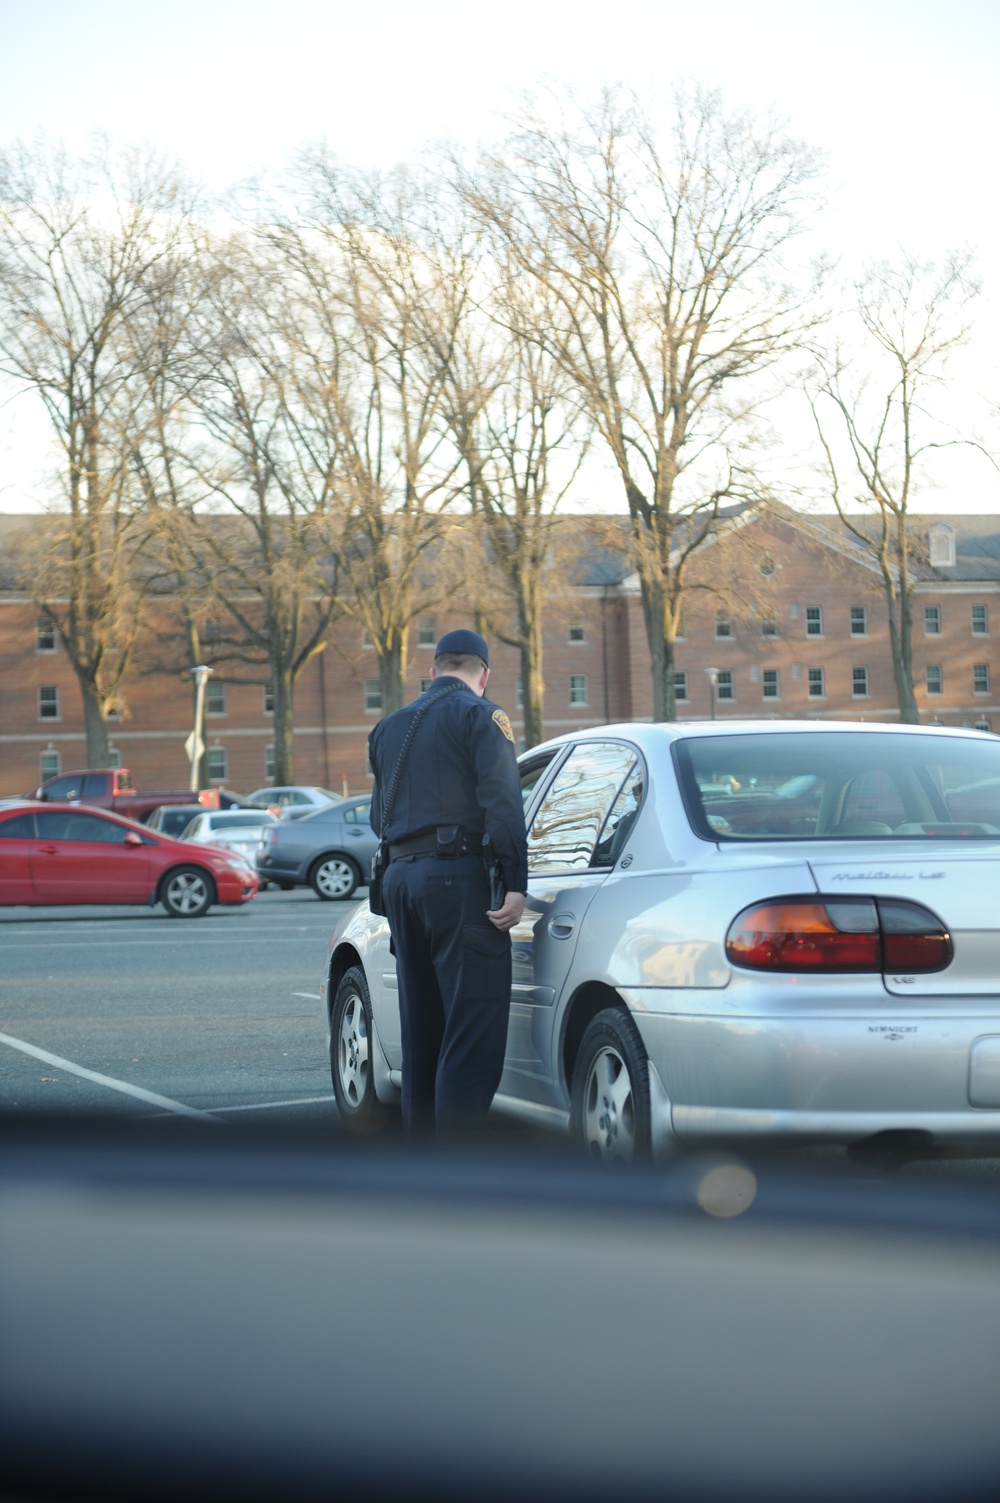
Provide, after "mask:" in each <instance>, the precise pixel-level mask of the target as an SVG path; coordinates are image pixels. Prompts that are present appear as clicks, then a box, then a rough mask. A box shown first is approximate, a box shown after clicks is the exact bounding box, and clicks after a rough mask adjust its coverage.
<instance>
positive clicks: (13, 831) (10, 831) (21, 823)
mask: <svg viewBox="0 0 1000 1503" xmlns="http://www.w3.org/2000/svg"><path fill="white" fill-rule="evenodd" d="M34 838H35V816H34V815H33V814H15V815H14V818H13V819H5V820H3V821H2V823H0V840H34Z"/></svg>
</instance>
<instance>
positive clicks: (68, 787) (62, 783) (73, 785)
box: [45, 776, 81, 838]
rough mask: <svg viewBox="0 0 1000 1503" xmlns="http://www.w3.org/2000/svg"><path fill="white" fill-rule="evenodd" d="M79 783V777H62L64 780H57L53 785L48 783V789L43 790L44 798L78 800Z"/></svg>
mask: <svg viewBox="0 0 1000 1503" xmlns="http://www.w3.org/2000/svg"><path fill="white" fill-rule="evenodd" d="M80 783H81V779H80V778H79V776H77V777H73V776H67V777H64V778H57V779H56V781H55V782H54V783H50V784H49V786H48V788H46V790H45V797H46V798H79V797H80ZM53 838H56V837H53Z"/></svg>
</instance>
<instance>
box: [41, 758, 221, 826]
mask: <svg viewBox="0 0 1000 1503" xmlns="http://www.w3.org/2000/svg"><path fill="white" fill-rule="evenodd" d="M34 796H35V798H37V799H41V800H43V801H44V802H46V803H58V804H94V805H95V806H96V807H97V808H98V809H113V810H114V812H115V813H116V814H127V815H128V817H129V819H139V820H145V819H148V818H149V816H150V815H151V814H152V812H153V810H154V809H158V808H159V807H160V805H161V804H204V805H205V806H206V808H209V809H217V808H218V807H219V791H218V789H217V788H202V789H201V790H200V791H198V792H192V790H191V789H190V788H183V789H179V790H178V789H176V788H173V789H169V790H167V791H163V790H161V791H160V792H159V793H139V792H137V791H136V789H135V788H133V787H132V776H131V774H130V772H129V770H128V768H127V767H103V768H99V769H93V768H90V769H87V770H85V771H83V772H64V773H61V774H60V775H59V777H57V778H49V779H48V781H47V782H45V783H43V784H42V786H41V787H40V788H36V789H35V795H34Z"/></svg>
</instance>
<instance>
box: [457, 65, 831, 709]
mask: <svg viewBox="0 0 1000 1503" xmlns="http://www.w3.org/2000/svg"><path fill="white" fill-rule="evenodd" d="M546 111H548V113H546ZM816 173H817V166H816V162H815V159H814V158H813V156H812V155H811V154H810V153H809V152H808V151H807V150H806V149H805V148H804V147H803V146H802V145H801V144H800V143H799V142H797V141H794V140H791V139H789V138H788V137H787V136H786V135H784V134H783V133H782V132H781V130H780V129H779V128H778V127H777V126H774V125H769V126H767V127H764V128H759V127H758V126H757V125H756V123H755V122H754V121H753V120H752V119H751V118H750V117H749V116H747V115H743V114H734V115H728V114H726V113H725V112H724V111H723V109H722V106H721V104H720V102H719V100H718V98H717V96H715V95H714V94H706V93H698V94H695V95H694V96H692V97H686V96H684V95H678V97H677V100H676V111H675V119H674V124H673V130H672V134H671V136H670V139H669V140H668V141H666V142H664V143H661V141H660V140H659V139H658V137H657V133H656V131H655V130H654V128H653V127H652V125H651V124H650V123H649V121H648V120H647V118H646V117H645V115H644V113H643V112H642V110H641V109H640V108H639V106H638V104H637V103H636V101H635V100H634V99H631V98H628V97H626V96H625V95H624V94H623V93H622V92H621V91H612V92H609V93H606V94H605V95H604V97H603V99H602V100H601V102H600V104H599V105H598V106H597V107H596V108H594V109H591V110H583V109H580V110H576V111H575V113H574V114H573V115H572V116H571V118H570V119H567V118H565V117H564V116H563V115H562V114H561V113H559V112H558V111H555V110H554V102H552V101H547V102H545V103H544V104H543V105H541V106H535V107H534V108H533V109H532V110H531V111H529V113H528V114H527V116H526V118H525V119H524V121H523V123H521V124H520V125H518V127H517V128H516V129H515V131H514V133H513V135H512V137H511V138H510V140H509V141H508V142H507V144H506V146H505V149H504V152H503V154H502V155H500V156H497V157H495V158H493V159H492V160H490V161H489V162H488V163H487V164H486V166H485V167H484V169H483V171H482V173H481V174H480V177H479V179H478V181H476V182H472V183H469V184H467V187H466V197H467V200H468V201H469V202H470V203H471V204H472V206H473V207H474V209H475V210H476V211H477V212H478V213H479V215H481V216H482V218H483V220H484V221H485V222H486V223H487V224H489V226H490V227H491V229H492V231H493V233H494V235H495V236H497V237H498V238H499V240H500V241H502V243H503V245H504V247H505V249H506V251H507V252H508V253H509V254H511V255H512V256H514V257H515V259H516V260H517V262H518V263H519V265H520V267H521V269H522V271H523V272H524V273H527V274H529V275H530V276H531V277H533V278H534V279H535V280H536V281H537V283H538V284H539V285H540V286H541V287H542V288H544V290H545V295H546V297H547V298H551V300H552V305H553V308H554V310H555V316H554V318H553V321H552V324H551V326H550V328H549V329H548V331H547V332H546V334H545V343H546V346H547V348H548V349H549V350H550V351H551V353H552V355H553V356H554V357H555V358H556V359H557V360H558V361H559V362H560V364H561V365H562V367H563V369H564V371H565V372H566V374H567V375H568V376H569V377H570V378H571V380H572V381H573V383H574V384H575V386H576V388H577V390H578V392H579V393H580V397H581V399H582V401H583V402H584V403H585V405H586V407H587V410H588V412H589V414H590V416H591V418H592V420H593V422H594V424H595V427H596V429H597V432H598V433H599V435H600V436H601V438H602V439H603V440H604V443H605V444H606V445H607V448H608V450H609V451H610V454H611V456H612V458H613V461H614V464H615V466H616V468H617V471H618V474H619V476H620V479H621V483H622V486H623V489H624V493H625V498H626V501H627V504H628V511H629V518H630V525H631V543H632V550H633V559H634V563H635V566H636V568H637V571H638V575H639V580H640V583H641V589H642V600H643V608H644V613H645V620H646V629H647V634H648V637H649V645H650V651H651V656H652V664H653V703H654V715H655V717H656V718H657V719H664V718H669V717H671V716H672V715H673V713H674V684H673V654H674V641H675V638H676V635H677V627H678V623H679V620H680V613H681V603H682V594H683V589H684V584H685V574H686V570H687V565H688V561H689V559H690V558H691V557H692V555H693V554H694V553H695V552H696V551H697V550H698V549H699V548H700V547H701V546H702V544H703V543H704V542H705V541H706V540H707V539H708V538H710V537H711V535H712V533H713V531H714V528H715V525H716V521H717V518H718V515H719V508H720V507H721V506H722V505H723V503H725V502H726V501H729V500H734V499H743V498H749V497H756V496H757V494H758V491H759V487H758V485H757V484H756V482H755V477H754V474H753V472H752V470H751V469H750V467H749V465H748V463H747V449H746V442H745V440H746V436H747V434H748V432H750V431H751V430H752V426H753V422H752V420H753V418H754V416H755V414H756V413H757V412H759V409H760V407H761V404H762V402H763V400H764V398H765V397H766V395H767V394H768V391H767V384H766V382H765V381H764V379H763V378H764V377H765V376H767V375H770V376H772V377H773V375H774V373H775V369H776V367H777V366H778V364H779V362H780V361H781V360H782V357H783V356H784V355H785V353H786V352H787V351H788V350H789V349H790V348H792V347H794V345H795V344H796V342H797V341H798V340H799V339H800V338H801V335H802V330H803V327H804V325H806V324H807V323H808V318H807V315H806V314H805V313H804V311H803V303H802V302H801V300H800V299H799V298H798V297H797V296H796V294H795V293H793V291H792V289H791V287H790V286H789V285H788V283H787V281H786V280H783V266H782V257H783V254H784V252H785V250H786V247H787V246H788V243H789V241H790V240H791V239H792V237H793V236H794V235H795V234H796V233H797V231H798V230H799V229H800V228H801V225H802V223H803V220H804V217H805V215H806V213H807V211H808V209H809V208H810V206H811V204H812V202H813V182H814V179H815V177H816Z"/></svg>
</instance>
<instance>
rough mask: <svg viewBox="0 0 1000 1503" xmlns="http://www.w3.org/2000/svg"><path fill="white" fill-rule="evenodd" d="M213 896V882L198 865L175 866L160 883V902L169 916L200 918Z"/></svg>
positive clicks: (210, 903) (213, 900) (206, 910)
mask: <svg viewBox="0 0 1000 1503" xmlns="http://www.w3.org/2000/svg"><path fill="white" fill-rule="evenodd" d="M215 898H216V893H215V883H214V882H213V881H212V879H211V877H210V876H209V875H208V872H207V871H205V870H204V868H203V867H200V866H175V867H174V869H173V871H169V872H167V874H166V876H165V877H164V878H163V880H162V882H161V883H160V902H161V903H162V904H163V906H164V908H165V909H166V910H167V912H168V913H169V915H170V917H171V918H202V917H204V915H205V914H206V913H207V912H208V910H209V909H210V908H211V906H212V904H213V903H214V902H215Z"/></svg>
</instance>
